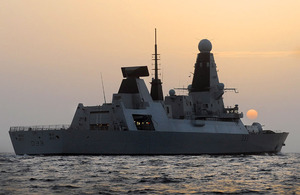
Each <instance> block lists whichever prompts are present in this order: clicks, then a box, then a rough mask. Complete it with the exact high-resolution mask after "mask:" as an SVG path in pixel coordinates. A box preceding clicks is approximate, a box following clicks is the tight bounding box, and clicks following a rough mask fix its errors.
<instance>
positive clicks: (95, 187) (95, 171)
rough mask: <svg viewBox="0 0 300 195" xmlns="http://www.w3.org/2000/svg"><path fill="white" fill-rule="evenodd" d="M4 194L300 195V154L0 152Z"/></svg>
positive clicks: (2, 192)
mask: <svg viewBox="0 0 300 195" xmlns="http://www.w3.org/2000/svg"><path fill="white" fill-rule="evenodd" d="M0 194H5V195H6V194H300V154H298V153H282V154H277V155H269V154H265V155H233V156H232V155H230V156H228V155H224V156H214V155H200V156H185V155H181V156H180V155H179V156H27V155H25V156H17V155H14V154H7V153H6V154H3V153H2V154H0Z"/></svg>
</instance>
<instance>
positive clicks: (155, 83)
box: [150, 28, 164, 100]
mask: <svg viewBox="0 0 300 195" xmlns="http://www.w3.org/2000/svg"><path fill="white" fill-rule="evenodd" d="M154 49H155V53H154V54H153V55H154V65H155V67H154V78H153V79H152V82H151V93H150V95H151V97H152V99H153V100H164V97H163V92H162V86H161V84H162V83H161V80H160V79H159V78H158V62H157V61H158V60H159V59H158V58H157V56H158V55H159V54H157V37H156V28H155V45H154Z"/></svg>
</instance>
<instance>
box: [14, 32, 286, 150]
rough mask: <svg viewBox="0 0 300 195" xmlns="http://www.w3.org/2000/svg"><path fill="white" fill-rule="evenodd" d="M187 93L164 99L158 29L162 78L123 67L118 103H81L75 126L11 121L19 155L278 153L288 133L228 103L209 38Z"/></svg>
mask: <svg viewBox="0 0 300 195" xmlns="http://www.w3.org/2000/svg"><path fill="white" fill-rule="evenodd" d="M198 49H199V51H200V53H198V55H197V59H196V63H195V65H194V73H193V80H192V83H191V85H189V86H188V88H187V90H188V91H187V92H188V93H187V94H186V95H176V91H175V90H174V89H171V90H170V91H169V95H167V96H165V97H163V90H162V82H161V80H160V79H159V77H158V75H159V74H158V70H159V69H158V60H159V59H158V55H159V54H157V41H156V32H155V54H153V56H154V61H155V63H154V78H152V82H151V91H150V93H149V91H148V89H147V87H146V85H145V82H144V80H143V79H141V77H146V76H149V71H148V68H147V66H135V67H122V68H121V70H122V74H123V77H124V78H123V80H122V83H121V85H120V88H119V91H118V93H116V94H113V97H112V103H103V104H102V105H100V106H99V105H97V106H84V105H83V104H82V103H79V104H78V106H77V108H76V111H75V115H74V117H73V120H72V122H71V124H70V125H56V126H55V125H54V126H18V127H10V130H9V134H10V138H11V141H12V145H13V147H14V151H15V153H16V154H17V155H23V154H27V155H200V154H216V155H223V154H261V153H278V152H280V151H281V149H282V147H283V146H284V145H285V144H284V142H285V140H286V138H287V136H288V133H287V132H277V131H276V132H275V131H272V130H264V129H263V128H262V125H261V124H260V123H257V122H254V123H253V124H252V125H244V124H243V122H242V121H241V118H242V117H243V113H241V112H239V108H238V105H235V106H233V107H226V108H225V106H224V102H223V94H224V92H225V91H226V89H227V88H225V86H224V84H223V83H220V82H219V79H218V74H217V69H216V63H215V61H214V56H213V53H211V50H212V44H211V42H210V41H209V40H207V39H203V40H201V41H200V42H199V44H198Z"/></svg>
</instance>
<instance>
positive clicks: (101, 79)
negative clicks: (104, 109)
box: [100, 72, 106, 104]
mask: <svg viewBox="0 0 300 195" xmlns="http://www.w3.org/2000/svg"><path fill="white" fill-rule="evenodd" d="M100 74H101V83H102V91H103V96H104V103H105V104H106V98H105V90H104V84H103V77H102V72H100Z"/></svg>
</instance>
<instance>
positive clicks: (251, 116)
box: [247, 109, 258, 120]
mask: <svg viewBox="0 0 300 195" xmlns="http://www.w3.org/2000/svg"><path fill="white" fill-rule="evenodd" d="M257 115H258V114H257V111H256V110H254V109H250V110H248V112H247V117H248V119H251V120H254V119H256V118H257Z"/></svg>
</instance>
